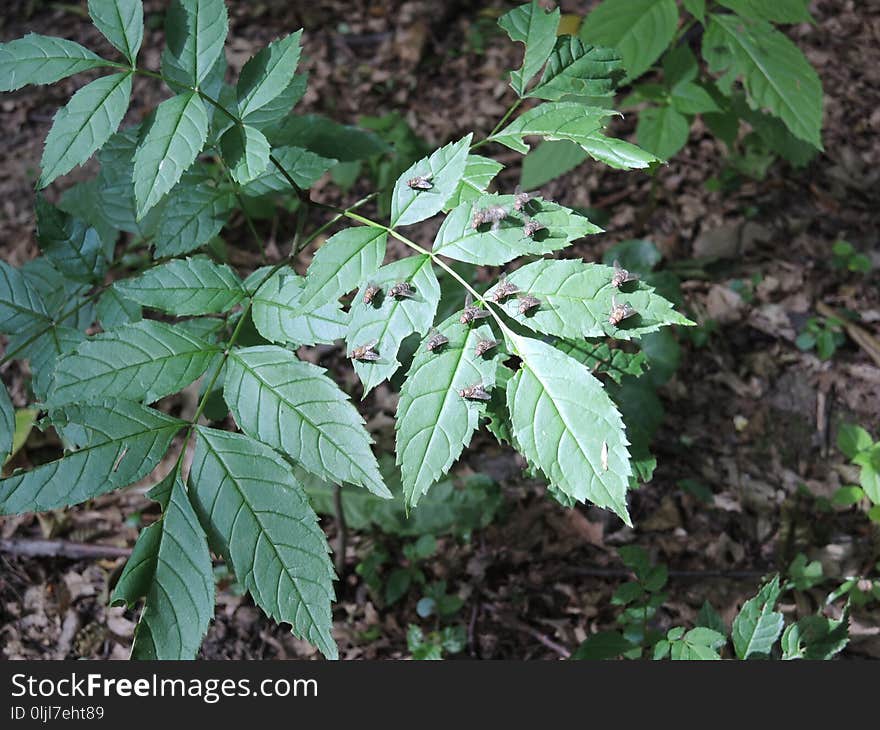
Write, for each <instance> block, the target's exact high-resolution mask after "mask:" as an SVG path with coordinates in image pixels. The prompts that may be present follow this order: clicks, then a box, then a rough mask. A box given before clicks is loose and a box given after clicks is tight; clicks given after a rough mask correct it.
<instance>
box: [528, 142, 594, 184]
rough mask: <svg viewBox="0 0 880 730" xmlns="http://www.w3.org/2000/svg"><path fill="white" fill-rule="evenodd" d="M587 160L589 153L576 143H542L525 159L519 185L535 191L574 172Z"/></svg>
mask: <svg viewBox="0 0 880 730" xmlns="http://www.w3.org/2000/svg"><path fill="white" fill-rule="evenodd" d="M586 159H587V153H586V152H584V150H582V149H581V148H580V147H579V146H578V145H576V144H575V143H574V142H568V141H565V140H563V141H559V142H541V144H539V145H538V146H537V147H535V148H534V149H533V150H532V151H531V152H529V153H528V154H527V155H526V156H525V158H524V159H523V161H522V175H521V177H520V179H519V184H520V185H521V186H522V187H523V188H525V189H526V190H534V189H535V188H539V187H541V186H542V185H545V184H547V183H548V182H550V181H551V180H555V179H556V178H557V177H560V176H562V175H564V174H565V173H567V172H570V171H571V170H574V169H575V168H576V167H577V166H578V165H580V164H581V163H582V162H583V161H584V160H586Z"/></svg>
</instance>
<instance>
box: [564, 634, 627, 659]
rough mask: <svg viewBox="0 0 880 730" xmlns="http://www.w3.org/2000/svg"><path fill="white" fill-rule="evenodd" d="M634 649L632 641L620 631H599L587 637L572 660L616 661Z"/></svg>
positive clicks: (576, 650)
mask: <svg viewBox="0 0 880 730" xmlns="http://www.w3.org/2000/svg"><path fill="white" fill-rule="evenodd" d="M632 648H633V645H632V643H631V642H630V641H628V640H627V639H626V638H624V636H623V634H621V633H620V632H619V631H599V632H597V633H595V634H592V635H591V636H588V637H587V640H586V641H584V642H583V643H582V644H581V645H580V646H579V647H578V648H577V649H575V651H574V653H573V654H572V655H571V658H572V659H593V660H601V659H614V658H616V657H619V656H620V655H621V654H623V653H624V652H627V651H629V650H630V649H632Z"/></svg>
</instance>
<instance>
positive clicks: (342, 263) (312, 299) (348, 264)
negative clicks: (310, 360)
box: [299, 226, 388, 312]
mask: <svg viewBox="0 0 880 730" xmlns="http://www.w3.org/2000/svg"><path fill="white" fill-rule="evenodd" d="M387 241H388V234H387V233H386V232H385V231H383V230H382V229H380V228H373V227H371V226H359V227H355V228H346V229H345V230H343V231H340V232H339V233H337V234H335V235H333V236H330V238H328V239H327V240H326V241H325V242H324V243H323V244H322V245H321V248H319V249H318V251H317V253H316V254H315V256H314V258H313V259H312V263H311V264H310V265H309V270H308V273H307V274H306V287H305V291H304V292H303V294H302V296H301V297H300V300H299V306H300V307H301V308H302V310H303V311H304V312H308V311H312V310H314V309H315V308H316V307H320V306H322V305H324V304H328V303H330V302H335V301H336V300H337V299H339V297H341V296H342V295H344V294H347V293H348V292H350V291H351V290H352V289H356V288H357V287H359V286H360V285H361V284H364V283H366V282H367V280H368V279H369V278H370V277H371V276H372V275H373V274H375V273H376V271H378V269H379V267H380V266H381V265H382V260H383V259H384V258H385V246H386V243H387Z"/></svg>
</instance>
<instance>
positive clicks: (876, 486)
mask: <svg viewBox="0 0 880 730" xmlns="http://www.w3.org/2000/svg"><path fill="white" fill-rule="evenodd" d="M852 463H853V464H855V465H856V466H860V467H862V470H861V473H860V474H859V484H861V485H862V489H864V490H865V494H867V495H868V499H870V500H871V501H872V502H873V503H874V504H880V443H877V444H874V445H873V446H872V447H871V448H870V449H868V450H867V451H862V452H860V453H858V454H856V455H855V456H854V457H853V459H852Z"/></svg>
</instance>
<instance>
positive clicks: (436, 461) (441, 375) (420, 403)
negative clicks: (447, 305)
mask: <svg viewBox="0 0 880 730" xmlns="http://www.w3.org/2000/svg"><path fill="white" fill-rule="evenodd" d="M458 318H459V313H456V314H454V315H452V316H451V317H450V318H449V319H447V320H446V321H444V322H443V323H442V324H441V325H440V326H439V327H438V328H437V329H438V331H439V332H440V334H442V335H444V336H445V337H447V338H448V339H449V342H448V343H447V344H445V345H443V346H442V347H441V348H437V349H435V350H428V349H427V347H426V344H427V341H423V342H422V343H421V344H420V345H419V351H418V352H417V354H416V356H415V359H414V360H413V363H412V365H411V366H410V369H409V372H408V373H407V376H406V381H405V382H404V384H403V387H402V388H401V391H400V401H399V403H398V406H397V423H396V424H395V428H396V430H397V449H396V451H397V463H398V465H400V469H401V474H402V478H403V493H404V498H405V503H406V505H407V506H408V507H415V506H416V504H417V503H418V501H419V498H420V497H421V496H422V495H424V494H425V493H426V492H427V491H428V488H429V487H430V486H431V485H432V484H434V483H435V482H436V481H438V480H439V479H440V478H441V477H442V476H443V474H445V473H446V472H448V471H449V469H450V467H451V466H452V465H453V463H455V460H456V459H458V457H459V456H460V455H461V452H462V450H463V449H464V447H465V446H467V444H468V443H469V442H470V439H471V436H472V435H473V433H474V431H476V430H477V426H478V424H479V419H480V412H481V410H482V409H481V407H480V404H479V403H478V402H475V401H469V400H466V399H465V398H462V397H461V396H460V395H459V393H458V391H459V390H461V389H462V388H467V387H469V386H472V385H475V384H478V383H481V384H482V385H483V387H484V388H485V389H486V390H487V391H491V390H492V388H493V386H494V385H495V368H496V360H495V357H496V356H497V354H498V352H499V350H498V348H497V347H496V348H495V349H493V350H492V351H490V352H488V353H486V355H483V356H477V354H476V353H475V351H474V348H475V347H476V345H477V343H478V342H479V341H480V340H491V339H494V336H493V334H492V329H491V328H490V327H489V326H488V325H481V326H479V327H468V326H466V325H462V324H461V323H460V322H459V321H458Z"/></svg>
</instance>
